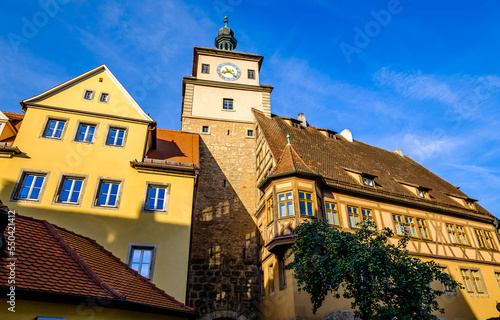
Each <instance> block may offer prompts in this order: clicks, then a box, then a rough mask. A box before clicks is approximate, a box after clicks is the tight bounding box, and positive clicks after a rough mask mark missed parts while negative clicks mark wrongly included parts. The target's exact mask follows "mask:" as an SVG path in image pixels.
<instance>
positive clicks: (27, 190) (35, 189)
mask: <svg viewBox="0 0 500 320" xmlns="http://www.w3.org/2000/svg"><path fill="white" fill-rule="evenodd" d="M46 178H47V173H42V172H22V173H21V179H20V183H19V184H18V186H17V188H16V190H14V197H13V199H15V200H26V201H40V199H41V197H42V193H43V188H44V186H45V180H46Z"/></svg>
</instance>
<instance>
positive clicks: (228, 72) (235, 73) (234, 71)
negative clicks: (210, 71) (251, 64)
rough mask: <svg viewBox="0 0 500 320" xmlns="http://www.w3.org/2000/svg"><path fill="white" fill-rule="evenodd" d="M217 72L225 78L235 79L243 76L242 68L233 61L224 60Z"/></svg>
mask: <svg viewBox="0 0 500 320" xmlns="http://www.w3.org/2000/svg"><path fill="white" fill-rule="evenodd" d="M217 74H218V75H219V77H221V78H222V79H224V80H228V81H234V80H237V79H238V78H239V77H240V76H241V70H240V68H238V66H237V65H235V64H233V63H229V62H223V63H221V64H219V66H218V67H217Z"/></svg>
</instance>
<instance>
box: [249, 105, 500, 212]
mask: <svg viewBox="0 0 500 320" xmlns="http://www.w3.org/2000/svg"><path fill="white" fill-rule="evenodd" d="M254 115H255V118H256V120H257V123H258V125H259V127H260V128H261V131H262V133H263V135H264V137H265V139H266V141H267V142H268V144H269V148H270V150H271V153H272V155H273V157H274V158H275V159H277V160H276V161H277V167H278V166H280V168H275V170H274V172H273V174H275V173H278V172H281V173H283V172H285V171H286V170H291V169H290V168H291V167H292V164H291V163H290V162H293V163H295V164H297V163H300V162H301V161H302V162H303V163H304V164H305V166H306V168H309V169H310V170H311V171H312V172H315V173H317V174H320V175H321V176H322V177H323V178H324V179H325V180H326V181H327V183H329V184H332V185H343V186H346V187H347V188H351V189H353V190H356V189H360V190H363V191H366V192H371V193H375V194H376V193H379V194H380V193H383V194H386V195H390V196H393V197H400V198H401V197H403V198H406V199H411V200H412V201H419V202H421V203H428V204H432V205H437V206H439V205H441V206H446V207H453V208H454V210H459V211H462V212H466V213H468V214H472V215H480V216H486V217H489V218H491V217H493V216H492V215H491V214H490V213H489V212H488V211H487V210H485V209H484V208H482V207H481V206H480V205H478V204H476V209H477V211H475V210H469V209H466V208H462V207H459V206H458V205H457V203H456V202H455V201H454V200H453V199H451V198H450V197H449V196H448V195H455V196H457V197H462V198H468V197H467V195H465V194H464V193H463V192H462V191H460V190H459V189H458V188H457V187H455V186H453V185H451V184H450V183H448V182H446V181H445V180H443V179H441V178H440V177H438V176H437V175H435V174H434V173H432V172H431V171H429V170H428V169H426V168H424V167H423V166H421V165H420V164H418V163H417V162H415V161H414V160H412V159H411V158H409V157H407V156H400V155H398V154H396V153H394V152H390V151H387V150H384V149H381V148H377V147H374V146H371V145H368V144H365V143H362V142H360V141H357V140H354V141H353V142H350V141H348V140H346V139H345V138H344V137H342V136H341V135H335V137H334V138H329V137H326V136H325V135H323V134H322V133H321V132H319V131H318V130H317V129H316V128H314V127H312V126H309V127H307V128H296V127H292V126H290V125H288V124H287V123H286V122H285V121H284V120H283V119H282V118H281V117H279V116H275V115H273V116H272V117H271V118H269V117H266V116H265V115H264V114H262V113H261V112H257V111H254ZM287 134H290V143H291V147H290V148H287V138H286V136H287ZM287 149H290V151H288V153H289V155H287V154H286V152H287ZM292 151H293V152H295V153H296V154H297V156H296V157H295V158H293V157H291V155H293V152H292ZM292 158H293V159H292ZM298 159H300V160H301V161H298ZM292 160H293V161H292ZM297 161H298V162H297ZM345 169H350V170H354V171H358V172H362V173H366V174H371V175H374V176H376V179H375V182H376V183H377V185H376V187H375V188H372V187H364V186H361V185H360V184H359V183H357V182H356V181H355V180H354V179H353V178H352V177H351V176H350V175H349V174H347V172H346V170H345ZM401 181H404V182H408V183H412V184H415V185H418V186H422V187H425V188H429V189H430V191H429V195H430V197H431V199H429V200H427V199H422V198H420V197H417V196H416V195H414V194H413V193H411V192H409V191H408V190H407V189H406V188H405V187H403V186H402V185H401V183H400V182H401Z"/></svg>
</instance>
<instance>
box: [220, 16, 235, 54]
mask: <svg viewBox="0 0 500 320" xmlns="http://www.w3.org/2000/svg"><path fill="white" fill-rule="evenodd" d="M228 20H229V19H228V18H227V11H226V13H225V14H224V27H222V28H220V29H219V35H218V36H217V38H215V47H216V48H217V49H220V50H227V51H233V50H234V49H236V43H237V42H238V41H236V38H235V37H234V32H233V30H231V28H229V27H228V26H227V23H228Z"/></svg>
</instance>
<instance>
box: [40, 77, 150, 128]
mask: <svg viewBox="0 0 500 320" xmlns="http://www.w3.org/2000/svg"><path fill="white" fill-rule="evenodd" d="M101 78H102V82H100V81H99V79H101ZM113 78H114V77H113V76H112V75H111V74H110V72H109V71H101V72H99V73H97V74H95V75H93V76H91V77H89V78H86V79H83V80H81V81H78V82H76V83H74V84H73V85H72V86H71V87H70V88H66V89H65V90H62V91H60V92H57V93H56V94H53V95H51V96H48V97H45V98H43V99H41V100H39V101H36V103H37V104H42V105H47V106H53V107H60V108H65V109H71V110H76V111H85V112H94V113H104V114H110V115H114V116H117V117H126V118H133V119H138V120H144V116H143V115H142V114H143V113H144V111H142V110H138V109H137V107H135V106H134V105H133V104H132V103H131V101H130V99H129V97H127V95H128V94H127V93H126V92H124V91H122V90H120V86H121V85H120V84H119V83H118V82H117V81H115V79H113ZM85 90H93V91H94V97H93V99H92V100H85V99H83V95H84V93H85ZM102 92H105V93H109V101H108V102H107V103H106V102H100V101H99V99H100V96H101V93H102Z"/></svg>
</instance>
